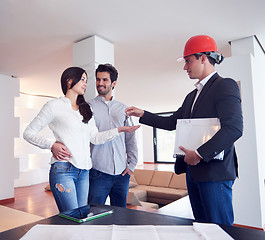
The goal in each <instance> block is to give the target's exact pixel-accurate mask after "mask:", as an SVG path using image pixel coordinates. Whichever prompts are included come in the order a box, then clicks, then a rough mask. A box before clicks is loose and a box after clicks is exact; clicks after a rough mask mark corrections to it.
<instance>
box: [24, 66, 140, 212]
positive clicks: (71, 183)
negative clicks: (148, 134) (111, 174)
mask: <svg viewBox="0 0 265 240" xmlns="http://www.w3.org/2000/svg"><path fill="white" fill-rule="evenodd" d="M86 86H87V74H86V72H85V70H84V69H82V68H79V67H70V68H67V69H66V70H65V71H64V72H63V74H62V76H61V87H62V91H63V93H64V95H65V96H64V97H60V98H58V99H53V100H51V101H49V102H47V103H46V104H45V105H44V106H43V108H42V109H41V111H40V112H39V114H38V115H37V116H36V117H35V118H34V119H33V121H32V122H31V123H30V124H29V126H28V127H27V128H26V130H25V131H24V134H23V137H24V139H25V140H26V141H28V142H29V143H31V144H33V145H36V146H38V147H40V148H43V149H50V150H51V151H52V153H53V156H52V158H51V168H50V174H49V182H50V187H51V190H52V193H53V196H54V198H55V201H56V204H57V206H58V209H59V211H60V212H62V211H66V210H70V209H74V208H78V207H82V206H84V205H86V204H87V199H88V191H89V169H90V168H91V167H92V163H91V159H90V149H89V148H90V142H91V143H93V144H103V143H105V142H107V141H110V140H112V139H113V138H115V137H116V136H118V135H119V132H132V131H135V130H136V129H137V128H138V127H139V126H135V127H119V128H114V129H111V130H109V131H105V132H98V129H97V127H96V125H95V121H94V118H93V113H92V111H91V109H90V106H89V105H88V104H87V103H86V101H85V99H84V96H83V95H84V92H85V89H86ZM47 125H48V126H49V128H50V129H51V130H52V132H53V134H54V137H55V140H56V141H52V140H50V139H48V138H45V137H43V136H41V135H39V132H40V131H41V130H42V129H43V128H44V127H46V126H47Z"/></svg>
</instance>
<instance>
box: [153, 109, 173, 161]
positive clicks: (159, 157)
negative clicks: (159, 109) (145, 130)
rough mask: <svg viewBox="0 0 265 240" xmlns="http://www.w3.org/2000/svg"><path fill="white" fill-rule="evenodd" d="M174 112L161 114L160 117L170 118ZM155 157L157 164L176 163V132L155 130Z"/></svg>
mask: <svg viewBox="0 0 265 240" xmlns="http://www.w3.org/2000/svg"><path fill="white" fill-rule="evenodd" d="M172 113H173V112H167V113H159V114H158V115H160V116H170V115H171V114H172ZM153 133H154V156H155V163H174V162H175V158H173V154H174V144H175V134H176V130H174V131H167V130H162V129H158V128H154V131H153Z"/></svg>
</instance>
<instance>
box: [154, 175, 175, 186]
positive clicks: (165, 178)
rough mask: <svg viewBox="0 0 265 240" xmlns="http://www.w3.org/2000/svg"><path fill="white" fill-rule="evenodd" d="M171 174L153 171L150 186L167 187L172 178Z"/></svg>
mask: <svg viewBox="0 0 265 240" xmlns="http://www.w3.org/2000/svg"><path fill="white" fill-rule="evenodd" d="M172 175H173V172H168V171H154V175H153V177H152V180H151V182H150V186H156V187H168V186H169V183H170V180H171V178H172Z"/></svg>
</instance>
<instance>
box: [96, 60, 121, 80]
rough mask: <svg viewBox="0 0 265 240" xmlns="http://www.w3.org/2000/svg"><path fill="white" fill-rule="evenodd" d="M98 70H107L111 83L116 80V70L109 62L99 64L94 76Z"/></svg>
mask: <svg viewBox="0 0 265 240" xmlns="http://www.w3.org/2000/svg"><path fill="white" fill-rule="evenodd" d="M98 72H108V73H109V75H110V80H111V82H112V83H113V82H114V81H117V78H118V71H117V69H116V68H115V67H113V66H112V65H111V64H109V63H106V64H100V65H98V67H97V69H96V77H97V73H98Z"/></svg>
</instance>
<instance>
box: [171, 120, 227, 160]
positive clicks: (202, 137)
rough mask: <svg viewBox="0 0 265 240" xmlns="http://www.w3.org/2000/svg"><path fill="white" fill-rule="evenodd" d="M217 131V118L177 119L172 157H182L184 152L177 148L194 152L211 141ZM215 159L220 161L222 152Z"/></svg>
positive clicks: (218, 127) (218, 125) (218, 123)
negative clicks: (180, 147) (181, 147)
mask: <svg viewBox="0 0 265 240" xmlns="http://www.w3.org/2000/svg"><path fill="white" fill-rule="evenodd" d="M219 129H220V121H219V119H218V118H192V119H178V120H177V126H176V138H175V149H174V156H176V155H184V152H183V151H181V150H180V149H179V146H183V147H185V148H187V149H189V150H193V151H195V150H196V149H197V148H198V147H200V146H201V145H202V144H204V143H205V142H207V141H208V140H209V139H211V138H212V137H213V136H214V135H215V133H216V132H217V131H218V130H219ZM215 158H217V159H222V158H223V152H221V153H220V154H218V156H216V157H215Z"/></svg>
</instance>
